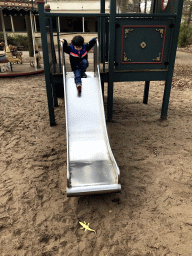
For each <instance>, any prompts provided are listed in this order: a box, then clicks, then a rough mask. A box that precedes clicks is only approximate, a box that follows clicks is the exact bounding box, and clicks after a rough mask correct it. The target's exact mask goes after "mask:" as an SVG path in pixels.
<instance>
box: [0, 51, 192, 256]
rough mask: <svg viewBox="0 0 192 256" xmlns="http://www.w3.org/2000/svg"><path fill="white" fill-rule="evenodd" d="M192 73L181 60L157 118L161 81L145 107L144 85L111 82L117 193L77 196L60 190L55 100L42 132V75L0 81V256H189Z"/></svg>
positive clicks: (59, 116)
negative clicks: (164, 111) (163, 114)
mask: <svg viewBox="0 0 192 256" xmlns="http://www.w3.org/2000/svg"><path fill="white" fill-rule="evenodd" d="M190 56H191V57H190ZM191 70H192V55H190V54H186V53H184V52H183V53H180V54H179V57H178V58H177V59H176V66H175V73H174V78H173V86H172V92H171V98H170V105H169V111H168V119H167V120H165V121H160V111H161V104H162V97H163V90H164V82H152V83H151V86H150V92H149V102H148V105H143V104H142V98H143V89H144V82H134V83H126V82H124V83H116V84H115V87H114V89H115V93H114V116H113V122H110V123H107V128H108V134H109V139H110V143H111V147H112V150H113V153H114V156H115V158H116V161H117V163H118V165H119V168H120V171H121V185H122V192H121V193H119V194H107V195H95V196H85V197H79V198H67V197H66V193H65V188H66V138H65V114H64V102H63V99H62V98H60V99H59V107H58V108H56V109H55V112H56V121H57V126H55V127H50V126H49V119H48V109H47V99H46V90H45V81H44V75H43V74H40V75H36V76H29V77H18V78H5V79H1V81H0V91H1V93H0V110H1V111H0V125H1V129H0V143H1V145H0V146H1V154H0V158H1V159H0V255H1V256H16V255H18V256H61V255H64V256H127V255H128V256H165V255H166V256H179V255H181V256H190V255H192V143H191V141H192V79H191V78H192V72H191ZM106 87H107V86H106ZM106 93H107V92H106V91H105V95H106ZM105 103H106V96H105ZM79 221H86V222H88V223H90V227H91V228H92V229H94V230H95V231H96V234H95V233H94V232H90V231H87V232H84V231H83V230H81V229H80V225H79Z"/></svg>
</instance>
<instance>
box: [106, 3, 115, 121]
mask: <svg viewBox="0 0 192 256" xmlns="http://www.w3.org/2000/svg"><path fill="white" fill-rule="evenodd" d="M115 20H116V0H110V17H109V82H108V99H107V121H110V120H111V119H112V115H113V81H114V55H115V23H116V22H115Z"/></svg>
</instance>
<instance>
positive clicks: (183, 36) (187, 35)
mask: <svg viewBox="0 0 192 256" xmlns="http://www.w3.org/2000/svg"><path fill="white" fill-rule="evenodd" d="M191 43H192V28H191V26H190V25H188V24H187V22H186V21H185V22H183V23H181V26H180V31H179V38H178V45H179V46H180V47H185V46H186V45H189V44H191Z"/></svg>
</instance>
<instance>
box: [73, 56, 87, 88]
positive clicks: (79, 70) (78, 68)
mask: <svg viewBox="0 0 192 256" xmlns="http://www.w3.org/2000/svg"><path fill="white" fill-rule="evenodd" d="M88 66H89V63H88V61H87V60H86V59H83V60H82V61H81V62H80V63H79V64H78V65H77V66H76V69H75V70H74V75H75V83H76V84H81V74H82V73H84V72H85V71H86V69H87V67H88Z"/></svg>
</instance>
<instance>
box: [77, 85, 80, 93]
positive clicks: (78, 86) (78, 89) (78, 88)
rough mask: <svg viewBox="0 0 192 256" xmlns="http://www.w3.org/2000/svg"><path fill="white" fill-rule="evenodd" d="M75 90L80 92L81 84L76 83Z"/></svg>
mask: <svg viewBox="0 0 192 256" xmlns="http://www.w3.org/2000/svg"><path fill="white" fill-rule="evenodd" d="M77 91H78V92H81V84H77Z"/></svg>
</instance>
